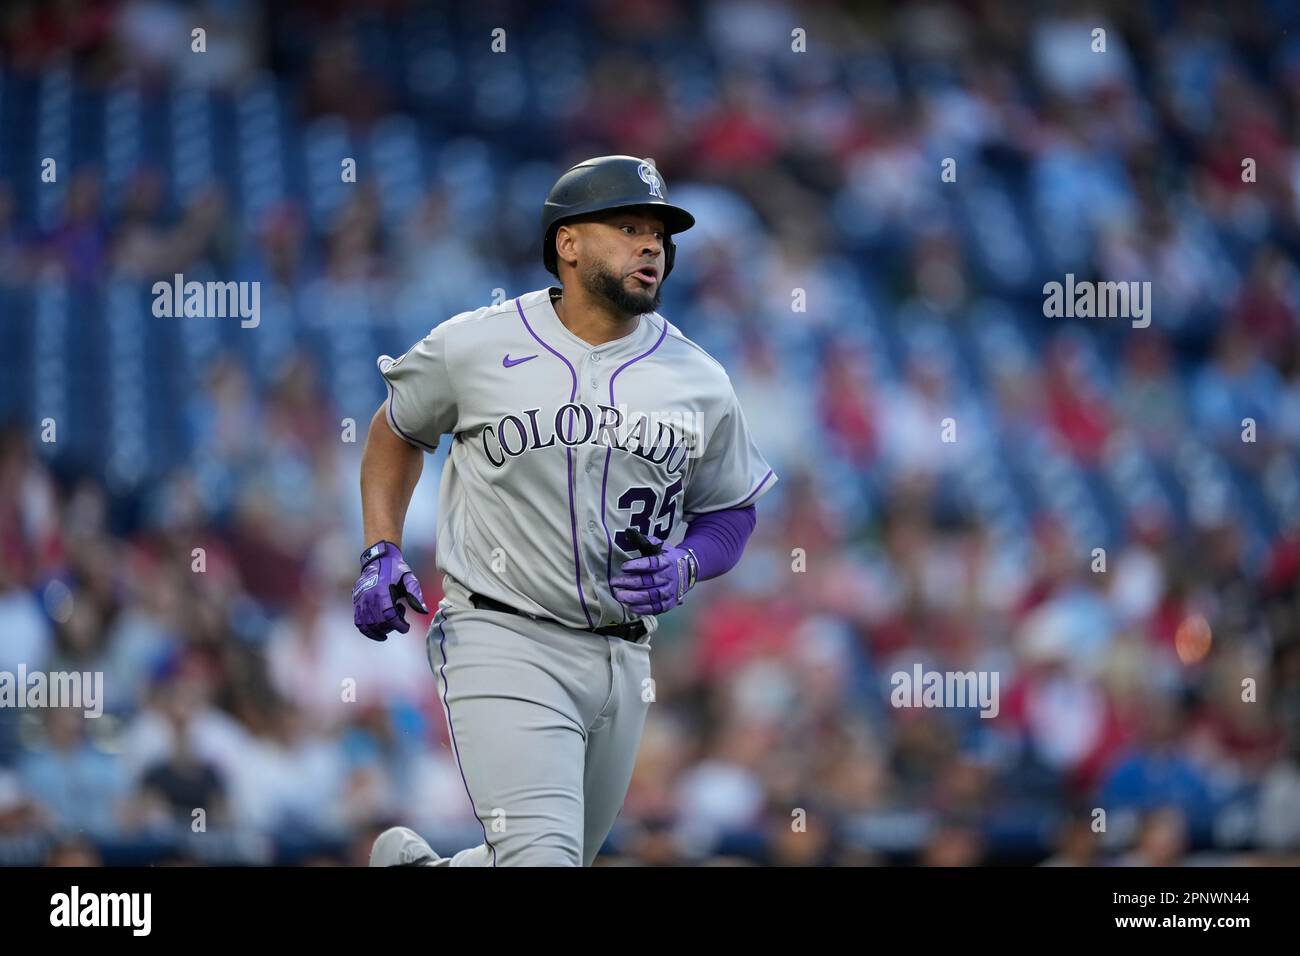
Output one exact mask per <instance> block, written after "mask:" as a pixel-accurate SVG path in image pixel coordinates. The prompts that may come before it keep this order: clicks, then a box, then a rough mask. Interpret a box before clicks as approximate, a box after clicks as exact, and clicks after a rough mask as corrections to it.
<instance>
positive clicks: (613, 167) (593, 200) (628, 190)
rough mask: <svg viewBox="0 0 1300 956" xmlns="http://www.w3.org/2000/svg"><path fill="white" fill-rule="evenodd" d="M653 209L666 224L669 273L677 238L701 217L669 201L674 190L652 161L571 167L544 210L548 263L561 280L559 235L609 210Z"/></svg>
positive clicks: (613, 159) (620, 159)
mask: <svg viewBox="0 0 1300 956" xmlns="http://www.w3.org/2000/svg"><path fill="white" fill-rule="evenodd" d="M627 206H651V207H653V209H652V210H651V211H653V212H654V213H656V214H657V215H659V216H661V217H662V218H663V221H664V233H665V235H664V274H663V278H664V279H667V278H668V273H669V272H671V271H672V269H673V258H674V257H675V256H676V254H677V246H676V245H674V244H673V239H672V237H673V234H674V233H677V232H685V231H686V230H687V229H689V228H691V226H693V225H695V217H694V216H692V215H691V214H690V213H689V212H687V211H686V210H685V209H682V208H681V207H680V206H674V205H672V204H671V203H669V202H668V188H667V186H665V185H664V178H663V177H662V176H660V175H659V171H658V170H657V169H655V167H654V164H653V163H651V162H650V161H649V160H644V159H637V158H636V157H635V156H597V157H596V158H595V159H588V160H586V161H585V162H581V163H578V165H576V166H574V167H572V168H570V169H569V170H568V171H567V172H566V173H565V174H564V175H563V176H561V177H560V178H559V179H558V180H556V182H555V185H554V186H552V187H551V192H550V194H549V195H548V196H547V197H546V204H545V205H543V206H542V262H544V263H545V264H546V271H547V272H549V273H551V275H554V276H559V274H560V273H559V266H558V263H557V262H556V259H557V257H556V255H555V232H556V230H557V229H559V228H560V226H561V225H563V224H564V223H566V222H572V221H574V220H576V219H581V218H582V217H584V216H589V215H591V214H592V213H596V212H602V211H603V210H606V209H622V208H625V207H627Z"/></svg>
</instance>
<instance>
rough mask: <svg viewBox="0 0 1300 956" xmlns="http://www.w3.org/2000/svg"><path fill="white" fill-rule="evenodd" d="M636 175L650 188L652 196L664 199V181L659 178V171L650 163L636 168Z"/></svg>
mask: <svg viewBox="0 0 1300 956" xmlns="http://www.w3.org/2000/svg"><path fill="white" fill-rule="evenodd" d="M636 174H637V175H638V176H640V177H641V182H643V183H645V184H646V185H647V186H649V187H650V195H651V196H654V197H655V198H656V199H663V198H664V194H663V185H664V181H663V180H662V179H660V178H659V171H658V170H657V169H655V168H654V167H653V166H651V165H650V164H649V163H642V164H641V165H640V166H638V167H637V168H636Z"/></svg>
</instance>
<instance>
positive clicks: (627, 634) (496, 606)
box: [469, 594, 646, 641]
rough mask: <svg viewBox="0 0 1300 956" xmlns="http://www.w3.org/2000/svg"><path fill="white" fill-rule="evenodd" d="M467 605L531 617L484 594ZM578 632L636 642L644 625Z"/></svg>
mask: <svg viewBox="0 0 1300 956" xmlns="http://www.w3.org/2000/svg"><path fill="white" fill-rule="evenodd" d="M469 603H470V604H473V605H474V606H475V607H476V608H478V609H479V610H480V611H482V610H488V611H500V612H501V613H503V614H518V615H519V616H520V617H533V616H534V615H532V614H525V613H524V612H523V611H520V610H519V609H518V608H513V607H511V606H510V605H509V604H502V603H501V602H500V601H498V600H496V599H495V598H490V597H488V596H487V595H485V594H471V595H470V596H469ZM538 620H542V621H549V622H550V623H552V624H560V622H559V621H553V620H551V619H550V618H548V617H543V618H538ZM560 627H568V625H567V624H560ZM578 630H580V631H590V632H591V633H592V634H600V635H601V636H602V637H621V638H623V640H625V641H637V640H640V639H641V638H642V637H644V636H645V632H646V628H645V624H644V623H642V622H641V621H633V622H632V623H630V624H606V625H605V626H604V627H590V628H587V627H583V628H578Z"/></svg>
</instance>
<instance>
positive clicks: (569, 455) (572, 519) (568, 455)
mask: <svg viewBox="0 0 1300 956" xmlns="http://www.w3.org/2000/svg"><path fill="white" fill-rule="evenodd" d="M515 309H516V310H517V311H518V312H519V318H520V319H522V320H523V323H524V328H526V329H527V330H528V334H529V335H531V336H532V337H533V338H535V339H536V340H537V343H538V344H539V345H541V346H542V347H543V348H544V349H546V351H548V352H550V353H551V354H552V355H554V356H555V357H556V358H558V359H559V360H560V361H561V362H563V363H564V365H565V367H566V368H567V369H568V370H569V376H570V377H571V378H572V379H573V390H572V391H570V392H569V401H570V402H572V401H573V400H574V399H575V398H576V397H577V395H578V373H577V372H575V371H574V369H573V365H572V364H571V363H570V362H569V360H568V359H567V358H565V357H564V356H563V355H561V354H560V353H559V352H557V351H556V350H555V349H553V348H551V347H550V346H549V345H548V344H547V343H546V342H545V341H543V340H542V337H541V336H540V335H538V334H537V333H536V332H534V331H533V327H532V326H531V325H529V324H528V316H526V315H524V306H523V303H522V302H521V301H520V300H519V299H515ZM569 437H573V430H572V429H570V430H569ZM564 458H565V461H566V462H568V469H569V531H570V534H571V535H572V537H573V571H574V577H575V580H576V582H577V585H578V603H579V604H581V605H582V613H583V616H584V617H586V618H587V627H589V628H590V627H595V625H594V624H593V623H592V621H591V612H590V611H589V610H587V597H586V595H585V594H583V593H582V561H581V559H580V558H579V556H578V514H577V512H576V510H575V509H574V504H573V448H572V447H566V448H565V449H564Z"/></svg>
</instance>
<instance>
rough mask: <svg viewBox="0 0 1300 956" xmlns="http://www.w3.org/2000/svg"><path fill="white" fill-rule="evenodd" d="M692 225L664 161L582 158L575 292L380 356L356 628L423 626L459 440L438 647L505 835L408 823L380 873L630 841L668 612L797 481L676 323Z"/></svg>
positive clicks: (554, 197)
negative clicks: (476, 839) (420, 577)
mask: <svg viewBox="0 0 1300 956" xmlns="http://www.w3.org/2000/svg"><path fill="white" fill-rule="evenodd" d="M694 223H695V219H694V217H692V216H691V214H690V213H688V212H686V210H684V209H681V208H679V207H677V206H674V205H672V204H670V203H669V202H668V200H667V193H666V189H665V186H664V181H663V178H662V177H661V176H660V175H659V173H658V171H657V170H656V169H655V167H654V166H653V165H652V164H651V163H650V162H649V161H642V160H640V159H637V158H635V157H631V156H602V157H599V158H596V159H591V160H588V161H586V162H583V163H579V164H578V165H576V166H574V167H573V168H572V169H570V170H568V171H567V172H565V173H564V175H563V176H561V177H560V179H559V180H558V181H557V182H556V184H555V186H554V187H553V188H552V190H551V192H550V195H549V196H548V197H547V199H546V204H545V206H544V208H543V213H542V235H543V237H544V238H543V245H542V260H543V262H544V263H545V265H546V268H547V270H548V271H550V272H551V273H552V274H554V275H555V276H556V277H557V278H558V279H559V281H560V286H559V287H558V288H557V287H551V288H546V289H541V290H538V291H536V292H530V293H527V294H525V295H521V296H519V297H518V298H515V299H511V300H509V301H508V302H505V303H502V304H501V305H492V306H484V307H483V308H480V309H476V310H474V311H472V312H463V313H461V314H459V315H456V316H454V317H452V318H451V319H448V320H447V321H445V322H443V323H441V324H440V325H438V326H437V327H436V328H434V329H433V331H431V332H430V333H429V334H428V335H427V336H425V337H424V338H423V339H422V340H421V341H419V342H417V343H416V344H415V345H414V346H412V348H411V349H410V351H408V352H407V353H406V354H405V355H403V356H401V357H400V358H398V359H397V360H395V361H394V360H392V359H389V358H388V357H387V356H381V357H380V359H379V366H380V372H381V374H382V375H383V378H384V381H385V382H386V384H387V387H388V398H387V400H386V401H385V402H384V404H383V405H381V406H380V408H379V410H378V411H377V412H375V416H374V418H373V419H372V421H371V423H370V431H369V435H368V437H367V440H366V447H365V453H364V457H363V459H362V464H361V498H362V509H363V515H364V521H365V534H366V539H367V541H369V542H371V545H370V546H369V547H368V548H366V550H365V552H364V553H363V554H362V555H361V565H362V570H361V575H360V577H359V578H358V580H357V584H356V587H355V588H354V590H353V593H352V601H353V607H354V619H355V622H356V626H357V628H358V629H360V631H361V633H362V634H364V635H365V636H366V637H369V638H371V639H372V640H376V641H383V640H385V639H386V637H387V635H388V632H389V631H393V630H396V631H398V632H400V633H403V634H404V633H406V632H407V631H408V630H409V628H410V625H409V623H408V622H407V620H406V607H405V606H403V602H405V604H406V605H408V606H410V607H411V608H413V609H414V610H416V611H418V612H420V613H421V614H425V613H428V611H427V609H426V607H425V602H424V597H423V595H422V593H421V591H420V584H419V582H418V581H417V580H416V578H415V575H414V574H413V573H412V572H411V568H410V566H409V565H408V564H407V563H406V561H405V559H404V558H403V557H402V551H401V541H402V524H403V520H404V517H405V514H406V508H407V505H408V503H409V502H410V498H411V493H412V490H413V489H414V488H415V484H416V481H417V480H418V479H419V476H420V470H421V467H422V462H423V457H424V453H425V452H428V451H433V450H434V449H435V448H436V446H437V445H438V442H439V441H441V440H442V436H444V435H450V436H451V439H450V440H451V450H450V453H449V457H448V460H447V465H446V467H445V468H444V469H443V472H442V485H441V489H440V491H439V507H438V527H437V539H438V568H439V570H440V571H442V572H443V575H444V577H443V588H444V593H445V595H446V596H445V597H444V598H443V600H442V601H441V602H439V604H438V608H437V612H436V613H435V614H434V616H433V620H432V624H431V625H430V627H429V631H428V635H427V647H428V657H429V664H430V666H431V667H432V669H433V671H434V674H435V676H436V679H437V681H438V688H439V696H440V698H441V700H442V703H443V707H444V709H445V711H446V715H447V726H448V730H449V732H450V737H451V749H452V753H453V755H454V756H455V759H456V763H457V766H458V768H459V771H460V776H461V779H462V781H463V782H464V785H465V792H466V795H467V797H468V799H469V802H470V804H471V805H472V806H473V808H474V813H475V815H476V816H477V817H478V819H479V822H480V823H481V824H482V829H483V842H482V844H480V845H478V846H474V847H471V848H468V849H465V850H461V851H460V852H458V853H456V854H455V855H454V856H452V857H440V856H439V855H438V854H436V853H435V852H434V851H433V849H432V848H431V847H430V846H429V844H428V843H426V842H425V841H424V840H423V839H421V838H420V836H419V835H418V834H416V833H415V832H414V831H412V830H410V829H408V828H406V827H394V828H392V829H389V830H386V831H385V832H384V833H382V834H381V835H380V836H379V838H378V839H377V840H376V841H375V844H374V848H373V850H372V852H371V858H370V862H371V865H372V866H412V865H415V866H530V865H531V866H539V865H540V866H587V865H590V864H591V862H592V860H593V859H594V858H595V856H596V854H597V852H599V850H600V848H601V845H602V844H603V843H604V841H605V838H606V836H607V835H608V834H609V831H610V829H611V827H612V826H613V824H614V819H615V817H617V816H618V812H619V810H620V808H621V807H622V805H623V800H624V797H625V796H626V794H627V787H628V783H629V782H630V780H631V775H632V767H633V763H634V761H635V758H636V752H637V747H638V745H639V743H640V739H641V731H642V727H643V725H644V722H645V717H646V711H647V708H649V706H650V704H651V702H652V701H653V699H654V690H653V684H652V683H651V680H650V639H651V637H652V635H653V634H654V633H655V630H656V628H657V625H658V621H657V620H656V615H659V614H663V613H665V612H667V611H669V610H670V609H672V608H674V607H676V606H677V605H678V604H681V603H682V601H683V600H684V599H686V597H687V595H688V594H689V592H690V590H691V588H692V587H694V586H695V584H696V583H698V582H699V581H702V580H706V579H708V578H713V577H717V576H719V575H721V574H724V573H725V572H727V571H728V570H730V569H731V568H732V567H734V566H735V564H736V562H737V561H738V560H739V559H740V555H741V552H742V550H743V548H744V546H745V542H746V540H747V539H748V537H749V535H750V534H751V533H752V531H753V529H754V524H755V508H754V502H755V501H757V499H758V498H759V497H760V496H762V495H763V494H765V493H766V492H768V491H770V490H771V488H772V487H773V485H774V484H775V483H776V480H777V479H776V476H775V475H774V474H773V473H772V469H771V468H769V467H768V465H767V462H766V461H764V460H763V456H762V455H761V454H760V453H759V451H758V449H757V448H756V447H755V446H754V442H753V440H752V439H751V437H750V434H749V430H748V427H747V425H746V423H745V416H744V413H743V412H742V411H741V408H740V405H739V403H738V402H737V400H736V395H735V392H734V391H733V389H732V386H731V382H730V380H729V379H728V378H727V374H726V372H725V371H724V370H723V368H722V366H721V365H719V364H718V363H717V362H716V361H714V360H713V359H712V358H711V357H709V355H708V354H707V353H706V352H705V351H704V350H703V349H702V348H700V347H699V346H698V345H696V344H695V343H693V342H692V341H691V340H690V339H688V338H686V336H684V335H683V334H682V333H681V332H680V331H678V329H677V328H676V327H675V326H673V325H672V324H671V323H670V322H668V320H667V319H665V318H664V317H663V316H661V315H659V313H658V312H657V311H655V310H656V308H657V307H658V305H659V302H660V289H661V287H662V285H663V282H664V280H665V279H667V277H668V274H669V273H670V272H671V271H672V268H673V257H674V255H675V252H676V247H675V246H674V244H673V240H672V236H673V235H674V234H676V233H679V232H682V231H684V230H686V229H689V228H690V227H691V226H692V225H694ZM683 528H684V534H683V533H682V532H683ZM671 540H676V541H677V543H676V544H671V543H670V541H671Z"/></svg>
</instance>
